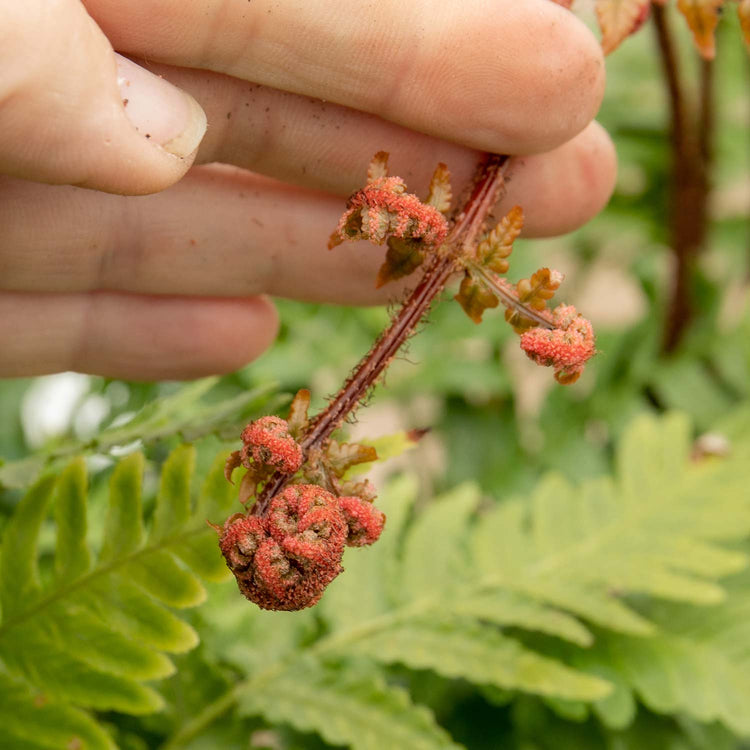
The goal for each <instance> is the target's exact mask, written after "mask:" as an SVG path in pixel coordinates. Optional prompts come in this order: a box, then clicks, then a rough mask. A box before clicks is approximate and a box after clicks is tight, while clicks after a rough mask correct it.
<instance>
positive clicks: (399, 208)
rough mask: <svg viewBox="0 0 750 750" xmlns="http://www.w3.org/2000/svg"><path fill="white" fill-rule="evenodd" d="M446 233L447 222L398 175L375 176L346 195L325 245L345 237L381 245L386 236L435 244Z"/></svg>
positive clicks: (337, 241) (331, 244) (441, 239)
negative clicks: (338, 218)
mask: <svg viewBox="0 0 750 750" xmlns="http://www.w3.org/2000/svg"><path fill="white" fill-rule="evenodd" d="M447 234H448V222H447V221H446V219H445V217H444V216H443V214H441V213H440V211H438V210H437V209H436V208H435V207H434V206H430V205H428V204H426V203H422V201H421V200H419V198H417V196H416V195H413V194H412V193H407V192H406V186H405V185H404V181H403V180H402V179H401V178H400V177H378V178H377V179H374V180H373V181H372V182H370V183H369V184H368V185H367V187H365V188H363V189H362V190H358V191H357V192H356V193H354V195H352V196H351V198H349V201H348V203H347V210H346V212H345V213H344V215H343V216H342V217H341V220H340V221H339V225H338V228H337V229H336V231H335V232H334V233H333V235H332V237H331V242H330V243H329V246H330V247H334V246H335V245H337V244H339V243H341V242H344V241H346V240H370V242H374V243H376V244H378V245H382V244H383V242H385V240H386V239H387V238H388V237H401V238H405V239H412V240H420V241H422V242H424V243H425V244H429V245H439V244H440V243H441V242H442V241H443V240H444V239H445V237H446V235H447Z"/></svg>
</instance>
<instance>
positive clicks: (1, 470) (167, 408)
mask: <svg viewBox="0 0 750 750" xmlns="http://www.w3.org/2000/svg"><path fill="white" fill-rule="evenodd" d="M218 383H219V378H215V377H212V378H203V379H202V380H196V381H195V382H193V383H189V384H187V385H184V386H182V387H181V388H180V389H178V390H177V391H176V392H175V393H171V394H170V395H167V396H162V397H161V398H157V399H154V400H153V401H151V402H149V403H148V404H147V405H146V406H144V407H143V408H142V409H141V410H140V411H139V412H138V413H137V414H136V415H135V416H134V417H133V418H132V419H131V420H130V421H128V422H126V423H125V424H115V425H112V426H109V427H106V428H104V429H103V430H102V431H101V432H99V433H98V434H97V435H96V436H95V437H94V438H92V439H90V440H86V441H78V442H76V441H72V442H66V444H65V446H64V447H61V448H53V449H51V450H49V451H47V452H45V453H37V454H35V455H33V456H28V457H26V458H22V459H19V460H17V461H8V462H7V463H4V464H2V465H1V466H0V486H5V487H10V488H25V487H28V486H29V485H31V484H32V483H33V482H34V481H35V480H36V479H37V478H38V477H39V476H40V474H41V473H42V472H43V471H44V470H45V469H47V470H56V469H61V468H62V467H63V465H64V463H65V462H67V461H69V460H70V458H71V457H72V456H75V455H78V454H85V453H104V454H106V453H109V452H110V451H111V450H112V449H113V448H115V447H118V446H123V445H129V444H131V443H135V442H139V443H152V442H155V441H157V440H163V439H166V438H174V437H175V436H179V437H181V438H182V439H183V440H185V441H194V440H197V439H198V438H200V437H203V436H205V435H210V434H217V435H218V436H219V437H221V438H237V437H239V434H240V432H241V431H242V427H243V425H244V424H246V423H247V422H249V421H250V420H251V419H253V418H254V417H257V416H258V415H259V414H261V413H269V412H271V411H275V410H276V409H277V408H279V407H280V406H282V405H283V404H284V403H285V402H287V401H288V397H287V396H284V395H279V394H277V393H276V386H274V385H267V386H262V387H259V388H254V389H252V390H248V391H244V392H242V393H240V394H239V395H237V396H233V397H232V398H228V399H226V398H225V399H224V400H219V401H217V400H214V399H210V395H209V394H210V392H211V391H212V389H213V388H214V387H215V386H216V385H217V384H218ZM207 397H208V398H207Z"/></svg>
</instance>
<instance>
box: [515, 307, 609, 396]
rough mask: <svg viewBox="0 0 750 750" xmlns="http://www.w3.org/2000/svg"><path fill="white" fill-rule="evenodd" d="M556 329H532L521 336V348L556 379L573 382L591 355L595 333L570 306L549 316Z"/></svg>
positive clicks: (557, 309) (584, 319)
mask: <svg viewBox="0 0 750 750" xmlns="http://www.w3.org/2000/svg"><path fill="white" fill-rule="evenodd" d="M552 322H553V323H554V325H555V328H553V329H552V330H549V329H547V328H541V327H540V328H532V329H531V330H530V331H526V333H524V334H523V335H522V336H521V348H522V349H523V350H524V351H525V352H526V354H527V355H528V356H529V358H530V359H533V360H534V362H536V363H537V364H538V365H542V366H544V367H553V368H554V370H555V379H556V380H557V381H558V382H559V383H562V384H563V385H568V384H569V383H574V382H575V381H576V380H578V378H579V377H580V375H581V373H582V372H583V367H584V365H585V364H586V362H587V361H588V360H589V359H590V358H591V357H592V356H593V355H594V353H595V351H596V349H595V345H594V330H593V328H592V327H591V323H590V322H589V321H588V320H586V318H584V317H583V316H582V315H579V314H578V311H577V310H576V309H575V307H573V306H572V305H559V306H558V307H556V308H555V310H554V311H553V313H552Z"/></svg>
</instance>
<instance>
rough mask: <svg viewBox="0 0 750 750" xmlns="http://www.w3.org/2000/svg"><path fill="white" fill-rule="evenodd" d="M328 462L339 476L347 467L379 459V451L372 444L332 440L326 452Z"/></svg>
mask: <svg viewBox="0 0 750 750" xmlns="http://www.w3.org/2000/svg"><path fill="white" fill-rule="evenodd" d="M326 457H327V463H328V466H329V468H330V469H331V471H332V472H333V473H334V474H335V475H336V476H338V477H341V476H343V475H344V474H345V473H346V471H347V469H349V468H350V467H352V466H356V464H364V463H369V462H370V461H377V460H378V452H377V451H376V450H375V448H374V447H373V446H372V445H361V444H360V443H339V442H337V441H336V440H331V442H330V443H329V445H328V450H327V452H326Z"/></svg>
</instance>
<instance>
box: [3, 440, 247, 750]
mask: <svg viewBox="0 0 750 750" xmlns="http://www.w3.org/2000/svg"><path fill="white" fill-rule="evenodd" d="M225 458H226V456H220V457H219V458H218V459H217V461H216V463H215V465H214V467H213V469H212V471H211V473H210V475H209V478H208V480H207V482H206V486H205V489H204V493H203V495H202V497H201V500H200V501H199V502H198V504H197V507H196V508H195V510H193V502H192V498H191V494H190V483H191V479H192V475H193V468H194V461H195V450H194V449H193V448H192V447H191V446H186V445H184V446H180V447H178V448H177V449H176V450H175V451H173V452H172V454H171V455H170V456H169V458H168V459H167V461H166V463H165V465H164V469H163V472H162V480H161V486H160V488H159V492H158V494H157V498H156V505H155V508H154V513H153V523H152V524H151V528H150V531H148V533H147V531H146V528H145V524H144V520H143V513H142V507H141V497H142V489H141V488H142V479H143V477H142V475H143V467H144V458H143V456H142V455H141V454H139V453H136V454H132V455H130V456H128V457H127V458H125V459H123V460H122V461H121V462H120V463H119V464H118V466H117V467H116V469H115V470H114V472H113V474H112V477H111V480H110V487H109V490H110V491H109V505H108V514H107V519H106V523H105V528H104V534H103V539H102V541H101V547H100V550H99V553H98V555H95V554H94V549H93V544H92V540H91V539H89V538H88V537H89V536H90V534H89V531H88V524H87V503H88V487H87V476H86V465H85V462H84V460H83V459H82V458H79V459H76V460H75V461H73V462H72V463H71V464H70V465H69V466H68V467H67V468H66V469H65V471H63V473H62V474H61V475H60V476H59V477H58V478H54V477H45V478H43V479H41V480H39V481H38V482H37V483H36V484H35V485H34V486H33V487H32V488H31V489H30V490H29V491H28V493H27V494H26V496H25V497H24V498H23V499H22V500H21V502H20V503H19V505H18V507H17V509H16V511H15V513H14V515H13V517H12V518H11V520H10V521H9V523H8V525H7V527H6V529H5V533H4V536H3V546H2V552H1V555H0V565H1V567H0V604H1V605H2V620H1V621H0V660H1V661H2V665H3V668H4V670H5V672H3V673H0V674H2V678H3V679H5V680H6V682H8V684H10V682H11V681H12V682H13V683H14V684H17V685H20V686H21V688H20V689H19V690H20V692H18V695H19V696H21V697H19V698H18V699H17V700H15V701H9V702H6V701H2V702H0V726H3V727H9V728H10V727H13V726H15V725H14V723H13V722H14V721H15V719H14V716H17V715H19V712H21V708H18V710H16V703H17V702H18V701H22V700H25V699H22V696H23V695H30V696H32V698H31V699H30V700H31V701H32V703H33V702H34V701H35V700H41V701H42V704H43V705H44V706H47V705H48V706H49V709H48V711H49V712H50V716H58V715H59V717H60V723H59V727H60V731H63V730H64V729H65V730H66V731H67V729H66V727H67V728H74V727H75V726H77V724H76V722H78V724H80V725H81V727H82V729H81V732H83V730H84V729H85V730H86V731H87V732H88V735H87V737H86V738H83V737H82V739H81V742H84V741H85V742H86V743H88V744H81V745H80V746H81V747H86V748H89V747H92V748H93V747H110V746H111V745H109V744H107V742H108V741H107V740H106V735H105V734H104V733H103V732H102V731H101V730H97V729H96V724H95V723H93V721H92V720H90V719H89V718H88V717H87V716H86V714H85V713H83V712H82V711H81V710H80V709H81V708H92V709H97V710H118V711H124V712H127V713H131V714H142V713H148V712H152V711H155V710H158V709H159V708H161V706H162V704H163V701H162V698H161V696H160V695H159V694H158V693H157V692H156V691H155V690H154V689H153V688H152V687H150V686H148V685H146V684H144V683H145V682H146V681H151V680H160V679H163V678H164V677H167V676H169V675H170V674H172V673H173V671H174V666H173V664H172V661H171V660H170V659H169V658H168V656H167V655H166V653H165V652H167V653H169V652H171V653H179V652H182V651H185V650H188V649H190V648H192V647H193V646H195V645H196V643H197V635H196V633H195V631H194V630H193V629H192V628H191V627H190V626H189V625H187V624H186V623H185V622H184V621H182V620H181V619H179V618H178V617H177V616H176V615H175V614H174V613H173V612H172V611H171V610H170V609H169V607H188V606H194V605H195V604H198V603H199V602H200V601H202V600H203V598H204V597H205V592H204V589H203V586H202V584H201V582H200V580H199V579H198V577H197V576H196V575H195V572H191V571H190V570H189V569H188V568H187V567H186V566H185V564H184V561H185V560H187V561H188V563H190V564H193V563H196V561H197V564H196V565H195V571H196V572H198V573H200V575H201V576H202V577H205V578H208V579H221V578H224V577H226V576H227V571H226V567H225V566H224V564H223V561H222V560H221V556H220V554H219V552H218V549H217V546H216V537H215V534H214V532H213V531H212V530H211V529H208V528H207V527H206V524H205V519H206V516H207V515H216V516H218V517H221V516H223V515H226V514H227V512H228V510H229V508H230V506H231V505H232V504H233V502H234V496H233V492H232V488H231V486H230V485H228V484H227V483H226V482H225V481H223V480H222V483H221V484H220V483H219V481H218V479H217V477H222V475H223V459H225ZM53 505H54V517H55V521H56V531H57V534H56V544H55V553H54V563H53V565H52V566H51V570H49V571H48V570H47V568H46V567H43V568H42V566H40V559H39V549H38V547H39V534H40V531H41V529H42V526H43V524H44V523H45V521H46V519H47V516H48V515H49V511H50V507H51V506H53ZM47 567H49V566H47ZM3 685H4V683H2V681H0V691H2V689H3ZM19 705H20V704H19ZM53 709H54V710H53ZM39 715H40V720H42V721H43V717H44V714H43V712H40V714H39ZM53 724H54V722H50V726H52V725H53ZM9 731H10V730H9ZM14 731H15V730H14ZM71 731H72V729H71ZM45 732H46V729H45V730H44V731H41V732H40V734H39V740H38V741H39V743H41V744H39V745H38V746H39V747H64V746H65V745H64V744H55V743H56V742H57V740H56V739H54V738H53V733H51V730H50V733H46V734H45ZM54 736H57V735H54ZM97 738H98V739H97ZM103 738H104V739H103ZM44 743H47V744H44ZM8 746H12V747H16V746H17V745H8ZM30 747H31V745H30Z"/></svg>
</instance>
